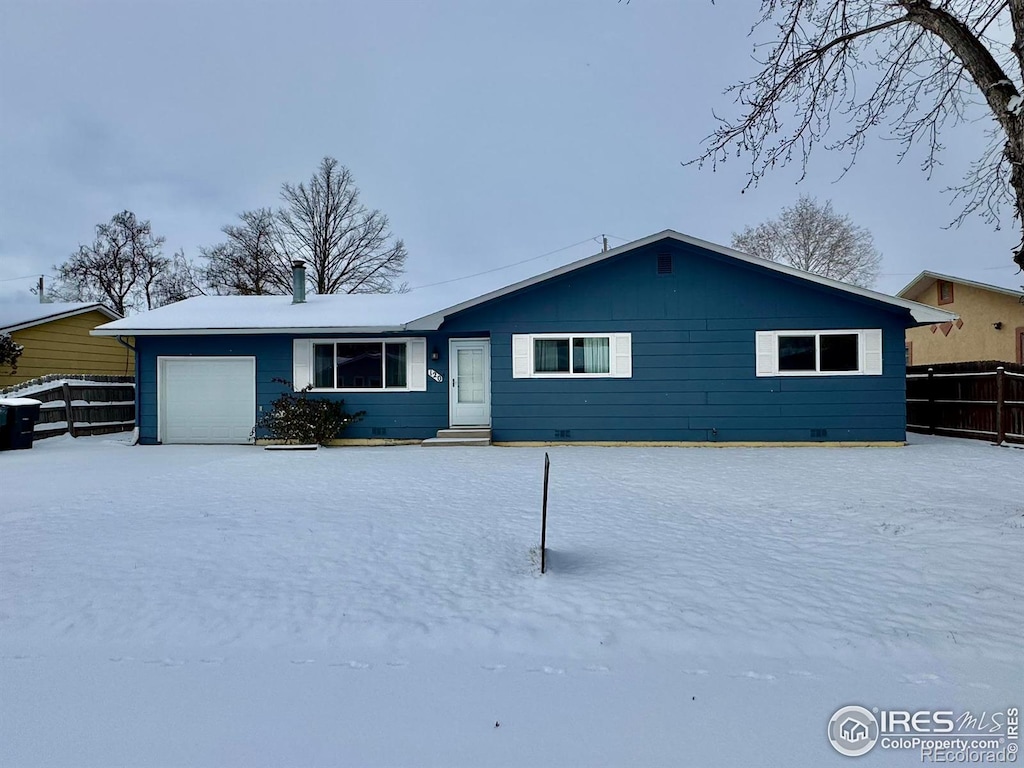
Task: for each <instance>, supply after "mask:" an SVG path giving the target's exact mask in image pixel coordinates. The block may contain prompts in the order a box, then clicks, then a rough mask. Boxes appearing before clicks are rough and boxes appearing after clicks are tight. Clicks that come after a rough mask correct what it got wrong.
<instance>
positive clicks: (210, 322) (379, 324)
mask: <svg viewBox="0 0 1024 768" xmlns="http://www.w3.org/2000/svg"><path fill="white" fill-rule="evenodd" d="M666 239H668V240H675V241H677V242H680V243H685V244H688V245H693V246H697V247H699V248H703V249H705V250H708V251H711V252H713V253H717V254H720V255H722V256H726V257H728V258H731V259H735V260H737V261H740V262H744V263H746V264H751V265H753V266H755V267H757V268H760V269H767V270H770V271H774V272H778V273H781V274H783V275H786V276H788V277H793V278H796V279H799V280H803V281H807V282H809V283H813V284H816V285H821V286H824V287H827V288H832V289H835V290H838V291H841V292H843V293H847V294H852V295H854V296H859V297H861V298H866V299H869V300H871V301H876V302H879V303H882V304H886V305H890V306H893V307H898V308H902V309H906V310H909V312H910V314H911V316H912V317H913V318H914V320H915V321H916V322H918V323H942V322H947V321H951V320H955V319H956V317H957V316H956V315H955V314H953V313H952V312H946V311H945V310H942V309H937V308H936V307H930V306H928V305H927V304H919V303H917V302H914V301H908V300H907V299H901V298H896V297H893V296H889V295H887V294H884V293H878V292H876V291H870V290H868V289H866V288H859V287H857V286H854V285H848V284H847V283H841V282H839V281H837V280H830V279H829V278H827V277H821V276H819V275H814V274H811V273H809V272H804V271H802V270H799V269H794V268H793V267H789V266H786V265H784V264H776V263H775V262H771V261H766V260H765V259H760V258H757V257H756V256H750V255H748V254H745V253H741V252H739V251H735V250H733V249H732V248H726V247H725V246H721V245H716V244H715V243H709V242H707V241H706V240H700V239H698V238H695V237H690V236H688V235H683V234H680V233H679V232H676V231H674V230H671V229H667V230H665V231H663V232H659V233H657V234H654V235H650V236H649V237H645V238H641V239H640V240H634V241H633V242H631V243H626V244H625V245H622V246H619V247H618V248H613V249H611V250H609V251H605V252H603V253H598V254H595V255H593V256H588V257H587V258H585V259H580V260H578V261H574V262H571V263H569V264H566V265H564V266H561V267H557V268H555V269H552V270H549V271H547V272H543V273H541V274H539V275H535V276H534V277H530V278H528V279H526V280H521V281H519V282H517V283H512V284H510V285H506V286H505V287H503V288H499V289H498V290H495V291H491V292H489V293H485V294H482V295H480V296H476V297H474V298H470V299H467V300H466V301H463V302H460V303H458V304H453V305H450V306H448V307H446V308H444V309H440V310H439V309H437V307H438V306H443V304H441V302H440V301H438V300H437V295H436V294H432V293H430V292H427V291H416V292H410V293H392V294H340V295H316V294H313V295H309V296H307V298H306V302H305V303H301V304H293V303H292V297H291V296H288V295H285V296H198V297H195V298H192V299H186V300H184V301H180V302H177V303H175V304H170V305H168V306H166V307H160V308H159V309H154V310H151V311H149V312H143V313H142V314H139V315H135V316H133V317H128V318H125V319H123V320H118V321H115V322H112V323H107V324H106V325H101V326H100V327H99V328H96V329H95V330H94V331H92V333H93V334H94V335H96V336H170V335H176V334H180V333H187V334H190V335H192V334H196V335H201V334H212V333H217V334H220V333H230V334H259V333H310V332H317V333H384V332H397V333H401V332H407V331H435V330H437V329H438V328H440V327H441V324H442V323H443V322H444V320H445V318H447V317H449V316H451V315H454V314H456V313H457V312H462V311H463V310H466V309H470V308H472V307H476V306H479V305H481V304H483V303H485V302H488V301H493V300H495V299H498V298H501V297H502V296H507V295H509V294H511V293H514V292H516V291H520V290H523V289H524V288H529V287H531V286H534V285H537V284H539V283H543V282H545V281H547V280H551V279H553V278H556V277H560V276H561V275H565V274H568V273H570V272H573V271H575V270H578V269H582V268H584V267H588V266H590V265H591V264H596V263H598V262H601V261H604V260H605V259H611V258H614V257H616V256H619V255H621V254H624V253H628V252H629V251H632V250H635V249H637V248H642V247H644V246H647V245H650V244H652V243H656V242H658V241H661V240H666Z"/></svg>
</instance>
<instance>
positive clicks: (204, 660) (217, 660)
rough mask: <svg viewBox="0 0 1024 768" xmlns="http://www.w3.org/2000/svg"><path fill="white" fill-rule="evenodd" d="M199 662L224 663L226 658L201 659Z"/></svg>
mask: <svg viewBox="0 0 1024 768" xmlns="http://www.w3.org/2000/svg"><path fill="white" fill-rule="evenodd" d="M199 663H200V664H223V663H224V659H223V658H212V659H200V660H199Z"/></svg>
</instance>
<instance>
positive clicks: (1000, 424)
mask: <svg viewBox="0 0 1024 768" xmlns="http://www.w3.org/2000/svg"><path fill="white" fill-rule="evenodd" d="M1005 374H1006V369H1005V368H1003V366H1001V365H1000V366H999V367H998V368H996V445H1002V444H1003V441H1004V440H1005V439H1006V420H1005V418H1004V415H1003V412H1004V411H1005V408H1004V407H1003V406H1004V404H1005V402H1006V384H1005V382H1006V375H1005Z"/></svg>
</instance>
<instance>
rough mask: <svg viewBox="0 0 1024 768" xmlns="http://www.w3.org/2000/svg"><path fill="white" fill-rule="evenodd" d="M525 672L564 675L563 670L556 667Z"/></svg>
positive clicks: (538, 668)
mask: <svg viewBox="0 0 1024 768" xmlns="http://www.w3.org/2000/svg"><path fill="white" fill-rule="evenodd" d="M526 671H527V672H543V673H544V674H545V675H564V674H565V670H564V669H559V668H558V667H534V668H532V669H528V670H526Z"/></svg>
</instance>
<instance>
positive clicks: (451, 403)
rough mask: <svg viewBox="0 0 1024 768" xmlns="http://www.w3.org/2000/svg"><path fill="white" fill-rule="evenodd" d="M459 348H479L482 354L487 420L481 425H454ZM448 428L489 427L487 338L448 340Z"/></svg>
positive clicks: (488, 353)
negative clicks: (449, 382)
mask: <svg viewBox="0 0 1024 768" xmlns="http://www.w3.org/2000/svg"><path fill="white" fill-rule="evenodd" d="M459 346H466V347H470V346H474V347H479V348H480V349H482V350H483V352H484V408H485V409H486V411H487V418H486V419H485V420H484V422H483V423H482V424H456V423H455V396H456V391H457V390H456V387H455V385H456V383H457V378H458V365H459V356H458V348H459ZM448 378H449V380H450V381H451V384H450V386H449V387H448V426H449V427H489V426H491V340H490V339H489V338H479V337H478V338H470V339H448Z"/></svg>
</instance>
